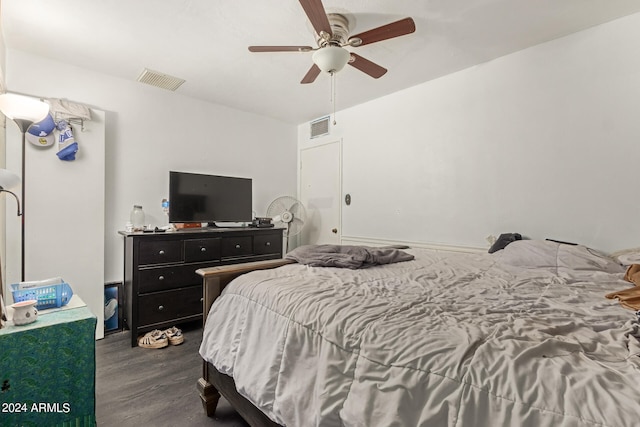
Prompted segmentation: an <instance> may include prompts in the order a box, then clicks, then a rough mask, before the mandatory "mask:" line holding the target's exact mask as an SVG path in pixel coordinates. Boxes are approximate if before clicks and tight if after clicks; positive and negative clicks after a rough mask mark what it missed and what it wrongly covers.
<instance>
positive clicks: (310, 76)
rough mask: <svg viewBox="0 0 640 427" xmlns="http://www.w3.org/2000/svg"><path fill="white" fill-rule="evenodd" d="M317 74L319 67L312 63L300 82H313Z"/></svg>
mask: <svg viewBox="0 0 640 427" xmlns="http://www.w3.org/2000/svg"><path fill="white" fill-rule="evenodd" d="M319 74H320V68H318V66H317V65H316V64H313V65H312V66H311V68H309V71H307V74H305V76H304V77H303V78H302V81H301V82H300V83H302V84H307V83H313V82H314V81H315V80H316V77H318V75H319Z"/></svg>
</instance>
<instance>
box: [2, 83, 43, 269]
mask: <svg viewBox="0 0 640 427" xmlns="http://www.w3.org/2000/svg"><path fill="white" fill-rule="evenodd" d="M0 111H2V113H3V114H4V115H5V116H7V117H8V118H10V119H11V120H12V121H13V122H14V123H15V124H16V125H17V126H18V129H20V133H21V134H22V171H21V174H22V176H21V178H22V197H21V199H22V227H21V245H20V246H21V257H20V262H21V265H20V271H21V274H20V277H21V280H22V281H24V280H25V277H24V258H25V257H24V255H25V239H24V236H25V233H24V230H25V215H24V212H25V205H26V203H25V187H26V185H25V184H26V182H25V181H26V175H25V163H26V161H25V160H26V159H25V154H26V153H25V133H26V132H27V129H29V126H31V125H32V124H34V123H37V122H39V121H41V120H43V119H44V118H45V117H46V116H47V114H49V105H48V104H46V103H44V102H42V101H40V100H39V99H36V98H32V97H29V96H24V95H18V94H15V93H4V94H2V95H0Z"/></svg>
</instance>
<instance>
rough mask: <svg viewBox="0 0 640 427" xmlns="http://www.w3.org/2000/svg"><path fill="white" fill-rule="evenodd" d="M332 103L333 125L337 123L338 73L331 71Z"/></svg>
mask: <svg viewBox="0 0 640 427" xmlns="http://www.w3.org/2000/svg"><path fill="white" fill-rule="evenodd" d="M331 103H332V106H333V125H334V126H335V125H336V73H331Z"/></svg>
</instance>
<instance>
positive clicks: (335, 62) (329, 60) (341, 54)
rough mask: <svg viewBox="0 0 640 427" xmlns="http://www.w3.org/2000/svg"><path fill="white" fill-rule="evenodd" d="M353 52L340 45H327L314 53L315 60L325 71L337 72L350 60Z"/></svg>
mask: <svg viewBox="0 0 640 427" xmlns="http://www.w3.org/2000/svg"><path fill="white" fill-rule="evenodd" d="M350 57H351V54H350V53H349V51H348V50H347V49H345V48H342V47H340V46H325V47H323V48H321V49H318V50H317V51H315V53H314V54H313V62H314V63H315V64H316V65H317V66H318V68H320V69H321V70H322V71H324V72H325V73H336V72H338V71H340V70H342V69H343V68H344V66H345V65H347V62H349V58H350Z"/></svg>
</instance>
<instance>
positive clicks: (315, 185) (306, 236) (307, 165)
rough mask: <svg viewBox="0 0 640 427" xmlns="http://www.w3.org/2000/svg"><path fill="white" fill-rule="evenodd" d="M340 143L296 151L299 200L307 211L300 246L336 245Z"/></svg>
mask: <svg viewBox="0 0 640 427" xmlns="http://www.w3.org/2000/svg"><path fill="white" fill-rule="evenodd" d="M341 151H342V150H341V143H340V141H335V142H331V143H328V144H322V145H317V146H315V147H310V148H305V149H302V150H301V151H300V200H301V201H302V203H303V205H304V207H305V208H306V210H307V221H306V223H305V226H304V228H303V229H302V233H301V234H302V236H301V242H300V243H301V244H303V245H308V244H339V243H340V233H341V231H340V207H341V206H340V195H341V191H342V190H341V185H340V183H341V180H342V177H341V167H340V163H341V161H340V159H341Z"/></svg>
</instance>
